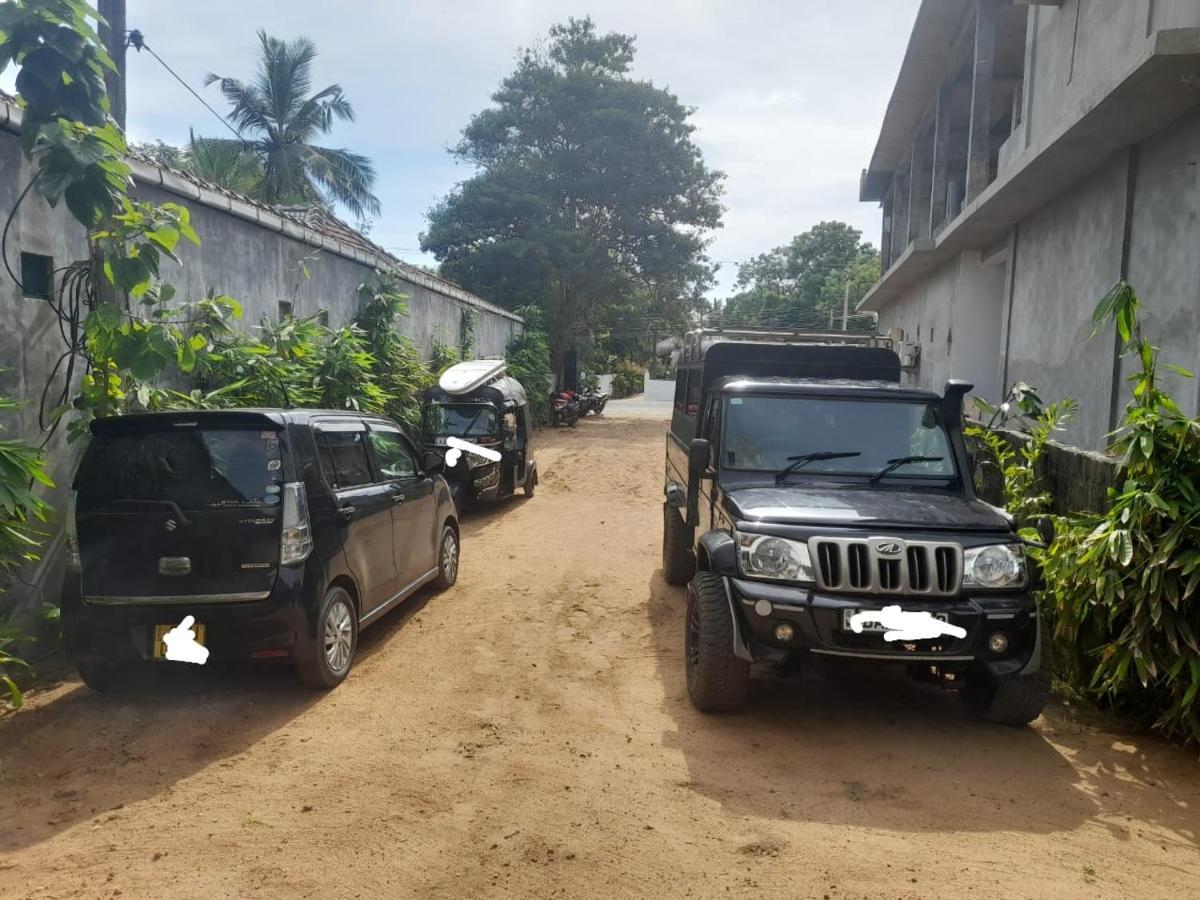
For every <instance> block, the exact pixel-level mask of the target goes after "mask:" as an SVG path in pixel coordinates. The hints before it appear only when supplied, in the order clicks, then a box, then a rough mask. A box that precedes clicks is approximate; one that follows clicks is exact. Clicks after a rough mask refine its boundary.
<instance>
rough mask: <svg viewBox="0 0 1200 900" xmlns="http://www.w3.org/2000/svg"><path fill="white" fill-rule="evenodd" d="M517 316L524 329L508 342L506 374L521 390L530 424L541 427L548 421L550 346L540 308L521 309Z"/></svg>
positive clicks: (528, 307)
mask: <svg viewBox="0 0 1200 900" xmlns="http://www.w3.org/2000/svg"><path fill="white" fill-rule="evenodd" d="M517 314H518V315H520V316H521V317H522V318H523V319H524V320H525V329H524V331H522V332H521V333H520V334H518V335H517V336H516V337H514V338H513V339H512V340H511V341H509V343H508V352H507V353H506V355H505V358H506V359H507V361H508V374H509V375H511V376H512V377H513V378H515V379H517V381H519V382H521V387H523V388H525V394H526V395H527V396H528V398H529V409H530V412H531V414H532V417H533V423H534V424H535V425H545V424H546V423H547V422H549V421H550V400H549V397H550V345H549V343H548V342H547V341H546V332H545V331H543V330H542V314H541V310H540V309H538V308H537V307H536V306H524V307H521V308H520V309H518V310H517Z"/></svg>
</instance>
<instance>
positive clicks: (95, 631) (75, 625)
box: [62, 567, 313, 662]
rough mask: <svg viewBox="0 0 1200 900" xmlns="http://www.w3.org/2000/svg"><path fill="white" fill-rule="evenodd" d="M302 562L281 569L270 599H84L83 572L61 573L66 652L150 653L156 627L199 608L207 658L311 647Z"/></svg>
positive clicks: (129, 656) (110, 656)
mask: <svg viewBox="0 0 1200 900" xmlns="http://www.w3.org/2000/svg"><path fill="white" fill-rule="evenodd" d="M306 594H307V592H306V591H305V579H304V570H303V567H302V568H300V569H286V568H285V569H282V570H281V571H280V574H279V576H278V577H277V578H276V579H275V584H274V587H273V588H272V590H271V592H270V594H269V595H268V596H267V597H266V598H265V599H258V600H240V599H236V598H233V599H231V598H221V599H220V600H219V601H217V602H213V598H211V597H196V598H194V599H193V600H185V601H182V602H181V601H180V598H177V597H174V598H170V602H158V603H155V602H150V603H145V602H143V603H128V602H120V603H111V602H110V603H84V602H83V599H82V596H81V592H80V579H79V575H78V573H72V572H68V573H67V575H66V577H65V578H64V581H63V596H62V617H63V634H64V639H65V643H66V650H67V655H68V656H69V657H71V658H73V659H80V658H83V659H106V660H109V661H112V662H122V661H136V660H152V659H153V658H154V631H155V627H156V626H159V625H172V626H173V625H178V624H179V622H180V621H181V620H182V619H183V617H184V616H188V615H190V616H194V617H195V619H196V622H198V623H201V624H203V625H204V628H205V632H206V634H205V645H206V646H207V647H208V650H209V659H212V660H238V659H250V658H253V657H254V655H255V654H256V652H262V651H286V652H285V653H273V654H267V655H269V656H287V657H289V658H298V657H300V656H302V655H303V654H304V653H306V652H309V650H310V644H311V641H308V640H305V638H306V637H307V636H309V635H311V634H312V633H313V632H312V621H313V615H312V613H311V607H312V604H310V603H308V602H306V599H305V598H306Z"/></svg>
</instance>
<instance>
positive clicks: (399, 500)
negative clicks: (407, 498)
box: [392, 494, 404, 505]
mask: <svg viewBox="0 0 1200 900" xmlns="http://www.w3.org/2000/svg"><path fill="white" fill-rule="evenodd" d="M392 502H393V503H395V504H397V505H399V504H401V503H403V502H404V495H403V494H392Z"/></svg>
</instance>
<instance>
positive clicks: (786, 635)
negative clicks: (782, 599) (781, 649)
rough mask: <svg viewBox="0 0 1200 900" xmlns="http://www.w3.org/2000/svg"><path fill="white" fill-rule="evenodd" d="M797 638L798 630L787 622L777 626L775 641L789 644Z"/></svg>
mask: <svg viewBox="0 0 1200 900" xmlns="http://www.w3.org/2000/svg"><path fill="white" fill-rule="evenodd" d="M795 636H796V629H795V628H793V627H792V626H791V625H790V624H788V623H787V622H780V623H779V624H778V625H776V626H775V640H777V641H783V642H784V643H787V642H788V641H790V640H791V639H792V638H794V637H795Z"/></svg>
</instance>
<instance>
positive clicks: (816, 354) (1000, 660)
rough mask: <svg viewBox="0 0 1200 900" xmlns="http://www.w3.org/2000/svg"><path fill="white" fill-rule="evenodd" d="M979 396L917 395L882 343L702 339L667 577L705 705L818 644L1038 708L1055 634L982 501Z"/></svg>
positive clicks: (678, 469) (670, 455)
mask: <svg viewBox="0 0 1200 900" xmlns="http://www.w3.org/2000/svg"><path fill="white" fill-rule="evenodd" d="M834 340H843V341H846V342H847V343H844V344H841V345H838V344H835V343H832V342H833V341H834ZM970 390H971V386H970V385H968V384H964V383H961V382H950V383H948V384H947V386H946V390H945V393H944V395H941V396H939V395H937V394H934V393H931V392H928V391H923V390H917V389H913V388H907V387H902V386H901V385H900V361H899V358H898V357H897V356H896V354H895V353H894V352H893V351H892V350H891V349H890V348H889V347H888V346H886V342H885V341H884V340H882V339H878V338H874V337H867V336H864V337H862V338H859V339H857V340H856V339H853V338H851V337H842V338H834V337H833V336H825V337H823V338H818V337H815V336H809V337H803V338H802V337H800V336H795V337H793V338H791V339H787V338H785V337H784V336H781V335H769V334H755V333H740V334H728V333H722V334H712V333H707V332H697V333H695V334H692V335H688V338H687V340H686V342H685V347H684V351H683V356H682V360H681V363H680V366H679V375H678V381H677V384H676V398H675V411H674V415H673V417H672V424H671V431H670V433H669V435H668V437H667V465H666V486H665V493H666V502H665V503H664V506H663V520H664V537H663V574H664V577H665V578H666V580H667V581H668V582H670V583H672V584H684V583H687V584H688V592H687V627H686V666H687V686H688V692H689V694H690V695H691V698H692V701H693V703H694V704H695V705H696V706H697V707H698V708H700V709H701V710H705V711H713V712H715V711H728V710H733V709H737V708H738V707H740V706H741V705H742V704H743V702H744V701H745V697H746V689H747V681H748V677H749V672H750V665H751V663H766V664H775V665H779V666H782V667H787V666H789V664H790V665H794V664H796V663H798V662H800V661H801V659H802V658H804V657H805V656H807V655H808V654H817V655H820V656H823V657H850V658H855V659H860V660H868V661H872V662H877V663H880V664H892V663H897V664H902V665H904V666H906V667H907V668H908V670H909V672H910V673H911V674H913V675H915V676H918V677H921V678H928V679H932V680H936V681H938V682H940V683H942V684H943V685H944V686H946V687H950V688H956V689H961V690H962V693H963V696H964V697H965V699H966V700H967V702H968V703H969V704H970V705H972V706H973V707H975V708H976V709H978V710H979V711H980V712H982V713H983V714H984V715H985V716H986V717H987V718H989V719H991V720H993V721H997V722H1002V723H1005V724H1013V725H1016V724H1025V723H1027V722H1030V721H1032V720H1033V719H1034V718H1036V717H1037V716H1038V714H1039V713H1040V712H1041V711H1042V708H1043V707H1044V706H1045V704H1046V701H1047V698H1048V694H1049V677H1048V674H1047V673H1046V671H1045V670H1043V668H1042V667H1041V662H1042V625H1041V621H1040V617H1039V615H1038V610H1037V606H1036V604H1035V602H1034V600H1033V599H1032V598H1031V597H1030V595H1029V592H1028V578H1029V573H1028V571H1027V565H1026V558H1025V552H1024V546H1023V544H1022V543H1021V540H1020V539H1019V538H1018V537H1017V534H1016V530H1015V528H1014V523H1013V520H1012V518H1011V517H1010V516H1008V515H1007V514H1006V513H1005V512H1003V511H1002V510H999V509H996V508H995V507H993V506H990V505H988V504H986V503H984V502H983V501H981V500H979V499H977V497H976V496H975V491H974V486H973V480H972V478H971V471H972V469H971V460H970V459H969V457H968V454H967V450H966V446H965V443H964V440H963V435H962V405H963V397H964V396H965V394H966V393H968V392H969V391H970ZM889 608H890V609H889ZM911 620H916V627H915V628H912V629H910V628H909V627H908V625H907V624H906V622H908V621H911Z"/></svg>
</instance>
